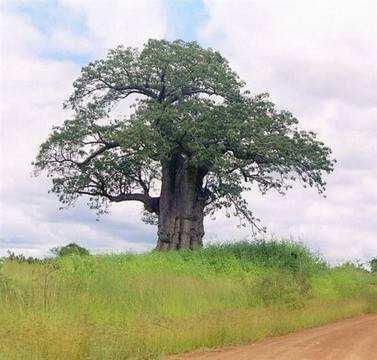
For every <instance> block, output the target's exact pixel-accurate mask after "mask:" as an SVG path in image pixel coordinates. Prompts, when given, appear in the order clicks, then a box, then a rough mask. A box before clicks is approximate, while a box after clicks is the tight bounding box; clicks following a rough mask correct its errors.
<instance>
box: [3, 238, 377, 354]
mask: <svg viewBox="0 0 377 360" xmlns="http://www.w3.org/2000/svg"><path fill="white" fill-rule="evenodd" d="M369 312H377V276H376V275H372V274H369V273H368V272H367V271H365V270H362V269H360V268H358V267H356V266H354V265H352V264H345V265H343V266H339V267H335V268H330V267H329V266H328V265H327V264H326V263H325V262H324V261H323V260H322V259H321V257H319V256H317V255H315V254H312V253H311V252H309V251H308V250H307V249H306V248H305V247H304V246H302V245H300V244H296V243H292V242H276V241H271V242H255V243H240V244H235V245H221V246H210V247H208V248H206V249H203V250H197V251H182V252H170V253H156V252H151V253H147V254H143V255H129V254H123V255H102V256H84V257H80V256H78V255H72V256H67V257H62V258H57V259H55V260H51V261H47V262H45V263H41V264H39V263H32V264H28V263H26V262H18V261H4V262H3V263H2V265H1V269H0V324H1V326H0V339H1V340H0V359H54V360H55V359H101V360H102V359H156V358H159V357H161V356H162V355H164V354H174V353H179V352H184V351H190V350H194V349H201V348H212V347H217V346H223V345H229V344H239V343H245V342H249V341H252V340H256V339H260V338H263V337H266V336H271V335H278V334H283V333H287V332H291V331H294V330H297V329H301V328H305V327H310V326H314V325H320V324H325V323H328V322H332V321H335V320H338V319H342V318H346V317H350V316H356V315H360V314H365V313H369Z"/></svg>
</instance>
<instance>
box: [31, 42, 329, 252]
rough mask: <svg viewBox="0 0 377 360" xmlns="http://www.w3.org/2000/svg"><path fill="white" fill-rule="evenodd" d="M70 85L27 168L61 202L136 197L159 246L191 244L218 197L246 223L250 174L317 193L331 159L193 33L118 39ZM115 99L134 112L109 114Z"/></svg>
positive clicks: (267, 185)
mask: <svg viewBox="0 0 377 360" xmlns="http://www.w3.org/2000/svg"><path fill="white" fill-rule="evenodd" d="M73 86H74V91H73V94H72V96H71V97H70V98H69V99H68V101H67V102H66V103H65V107H66V108H69V109H71V110H72V111H73V116H72V118H70V119H68V120H66V121H65V122H64V124H63V125H62V126H59V127H55V128H54V129H53V132H52V134H51V135H50V137H49V138H48V139H47V141H46V142H44V143H43V144H42V145H41V148H40V152H39V155H38V157H37V159H36V162H35V166H36V169H37V170H46V171H47V174H48V176H49V177H51V178H52V191H53V192H55V193H57V194H58V195H59V199H60V201H61V202H62V203H64V204H67V205H71V204H72V203H73V202H74V201H75V200H76V199H77V198H78V197H79V196H82V195H85V196H87V197H88V199H89V200H88V205H89V206H90V207H91V208H94V209H97V210H98V211H99V212H103V211H106V210H107V206H108V204H109V203H110V202H123V201H139V202H141V203H143V204H144V207H145V210H146V212H147V213H149V214H152V215H153V216H154V217H155V218H156V219H157V222H158V242H157V249H160V250H165V249H181V248H195V247H198V246H201V245H202V238H203V235H204V228H203V218H204V216H205V215H207V214H211V213H213V212H214V211H216V210H218V209H220V208H226V209H231V208H232V209H233V213H234V214H235V215H237V216H239V217H241V218H242V219H243V220H246V221H248V222H250V223H251V224H253V225H255V226H257V225H256V223H255V220H256V219H255V218H254V216H253V214H252V212H251V211H250V210H249V209H248V207H247V203H246V201H245V200H244V199H243V197H242V194H243V193H244V192H245V191H247V190H250V186H251V185H252V184H257V185H258V187H259V190H260V191H261V192H262V193H265V192H266V191H268V190H269V189H275V190H277V191H278V192H279V193H282V194H284V193H285V191H286V190H287V189H289V188H290V187H291V186H292V182H293V181H295V180H299V181H301V182H303V183H304V185H306V184H308V185H309V186H314V187H316V188H317V189H318V191H319V192H320V193H321V192H323V191H324V189H325V182H324V181H323V179H322V175H323V173H329V172H331V171H332V170H333V163H334V161H333V160H332V159H330V153H331V151H330V149H329V148H328V147H326V146H325V145H324V144H323V143H322V142H321V141H319V140H317V139H316V135H315V134H314V133H313V132H306V131H303V130H300V129H299V128H298V126H297V124H298V121H297V119H296V118H295V117H294V116H293V115H292V114H291V113H290V112H288V111H279V110H277V109H276V107H275V105H274V104H273V103H272V102H271V101H269V100H268V96H267V95H266V94H262V95H257V96H251V95H250V93H249V92H248V91H245V90H244V89H243V87H244V82H242V81H241V80H240V79H239V78H238V76H237V75H236V73H235V72H233V71H232V70H231V68H230V67H229V64H228V62H227V60H226V59H225V58H224V57H222V56H221V55H220V54H219V53H218V52H217V51H214V50H212V49H203V48H201V47H200V46H199V45H198V44H197V43H196V42H189V43H186V42H183V41H174V42H168V41H164V40H160V41H159V40H149V41H148V43H147V44H146V45H145V46H144V48H143V49H142V51H139V50H137V49H131V48H124V47H121V46H120V47H117V48H116V49H114V50H110V51H109V53H108V55H107V57H106V58H105V59H101V60H97V61H94V62H91V63H89V65H87V66H85V67H84V68H83V69H82V72H81V75H80V77H79V78H78V79H77V80H76V81H75V82H74V84H73ZM135 94H136V95H137V96H138V97H137V99H134V98H133V97H132V95H135ZM125 99H133V100H134V103H133V107H132V109H133V112H132V113H131V115H122V116H116V114H114V112H113V111H112V109H114V107H115V106H116V105H117V104H119V103H120V102H123V101H124V100H125ZM147 219H149V220H150V219H151V217H150V216H149V217H148V216H147Z"/></svg>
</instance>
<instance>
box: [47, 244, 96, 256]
mask: <svg viewBox="0 0 377 360" xmlns="http://www.w3.org/2000/svg"><path fill="white" fill-rule="evenodd" d="M50 252H51V253H53V254H54V255H56V256H58V257H62V256H68V255H79V256H88V255H90V253H89V250H87V249H85V248H83V247H81V246H79V245H77V244H75V243H70V244H68V245H66V246H60V247H55V248H52V249H51V250H50Z"/></svg>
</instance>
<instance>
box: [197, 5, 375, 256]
mask: <svg viewBox="0 0 377 360" xmlns="http://www.w3.org/2000/svg"><path fill="white" fill-rule="evenodd" d="M205 4H206V7H207V11H208V13H209V20H208V22H207V24H206V25H205V26H204V27H203V29H202V32H201V37H202V40H204V41H205V42H206V43H207V44H210V45H211V46H213V47H215V48H217V49H219V50H220V51H221V52H222V53H223V54H224V55H225V56H226V57H227V58H228V59H229V60H230V62H231V65H232V66H233V67H234V68H235V69H236V70H237V71H238V72H239V74H240V76H241V78H243V79H245V80H246V81H247V84H248V87H249V88H250V89H252V91H253V92H256V93H258V92H265V91H268V92H270V93H271V94H272V98H273V100H274V101H276V102H277V103H278V104H279V105H280V106H281V107H284V108H287V109H290V110H291V111H293V113H294V114H295V115H296V116H297V117H298V118H299V119H300V120H302V124H303V127H304V128H307V129H311V130H314V131H316V132H318V133H319V135H320V137H321V138H322V139H323V140H324V141H326V143H328V144H329V145H330V146H331V147H332V148H333V150H334V155H335V157H336V158H337V159H338V161H339V162H338V165H337V167H336V170H335V172H334V173H333V174H332V175H330V176H329V177H328V192H327V198H326V199H322V198H321V197H319V196H317V195H315V194H314V192H313V191H304V190H299V189H298V190H293V191H292V192H291V193H288V194H287V196H286V197H284V198H280V197H279V196H278V195H274V194H269V195H267V196H265V197H262V196H260V195H258V194H256V193H254V194H249V195H248V199H249V203H250V206H251V208H253V209H255V212H256V214H257V215H260V216H261V217H262V218H263V220H264V221H265V223H266V224H267V225H268V227H269V230H270V231H272V232H274V233H276V234H282V235H287V236H289V235H292V236H296V237H297V236H299V237H301V238H302V239H304V240H305V241H306V242H307V243H310V244H312V245H313V246H314V247H318V248H320V249H321V250H322V251H323V252H325V253H326V255H328V256H329V257H330V258H332V259H333V260H335V259H341V258H355V257H360V258H368V257H371V256H373V255H375V254H377V237H376V229H377V219H376V214H377V208H376V203H377V199H376V189H377V163H376V161H375V156H376V155H375V154H377V140H376V139H377V121H376V119H377V102H376V95H375V89H376V87H377V66H376V64H377V22H376V14H377V2H375V1H372V0H361V1H359V2H355V1H342V2H339V1H336V0H317V1H315V2H307V1H300V0H285V1H273V0H263V1H258V0H255V1H238V2H237V6H235V4H234V2H233V1H226V0H224V1H215V0H206V1H205ZM228 229H229V228H228ZM224 230H225V229H224ZM228 231H229V230H228ZM208 232H209V233H210V234H212V235H213V236H216V234H218V233H219V232H218V231H217V229H216V226H214V225H211V224H210V225H209V231H208ZM222 234H224V232H222Z"/></svg>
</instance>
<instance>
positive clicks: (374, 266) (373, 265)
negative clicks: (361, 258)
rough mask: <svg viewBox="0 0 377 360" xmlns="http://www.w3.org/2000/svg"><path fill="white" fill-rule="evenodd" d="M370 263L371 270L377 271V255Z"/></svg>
mask: <svg viewBox="0 0 377 360" xmlns="http://www.w3.org/2000/svg"><path fill="white" fill-rule="evenodd" d="M369 265H370V269H371V272H372V273H374V274H375V273H377V257H376V258H373V259H372V260H371V261H370V262H369Z"/></svg>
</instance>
